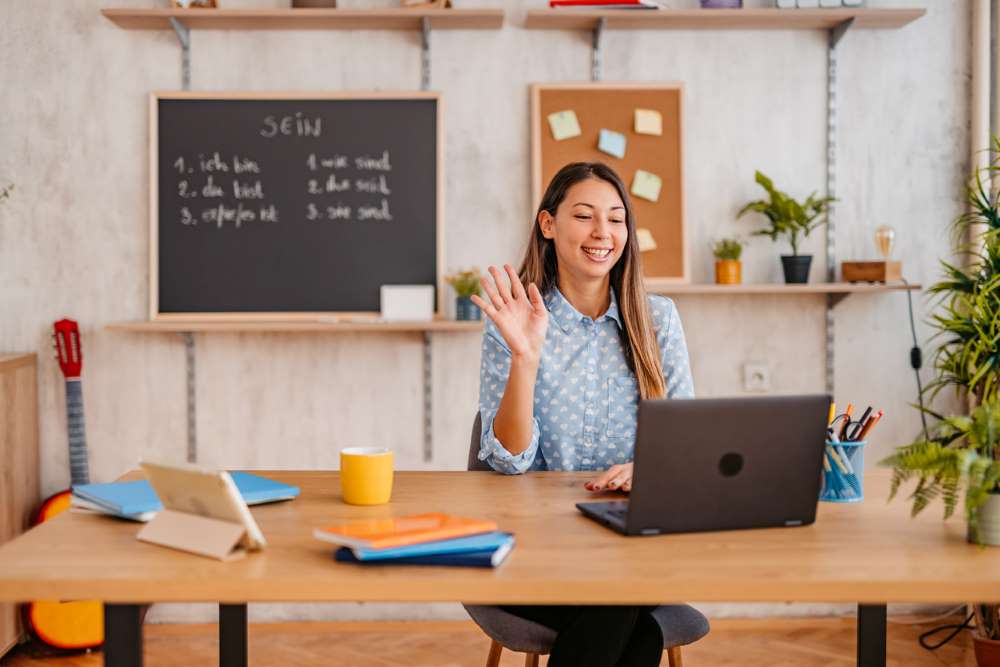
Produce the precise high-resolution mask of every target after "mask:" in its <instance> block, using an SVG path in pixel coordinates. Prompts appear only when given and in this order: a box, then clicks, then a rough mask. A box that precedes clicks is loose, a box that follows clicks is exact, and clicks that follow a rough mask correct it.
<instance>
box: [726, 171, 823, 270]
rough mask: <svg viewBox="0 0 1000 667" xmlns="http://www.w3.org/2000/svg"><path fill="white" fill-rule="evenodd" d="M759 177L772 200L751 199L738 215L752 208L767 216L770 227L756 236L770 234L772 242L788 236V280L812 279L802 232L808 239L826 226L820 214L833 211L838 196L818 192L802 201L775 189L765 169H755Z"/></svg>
mask: <svg viewBox="0 0 1000 667" xmlns="http://www.w3.org/2000/svg"><path fill="white" fill-rule="evenodd" d="M755 180H756V181H757V183H758V184H760V186H761V187H762V188H764V190H766V191H767V194H768V200H767V201H765V200H758V201H752V202H750V203H749V204H747V205H746V206H744V207H743V208H742V209H740V212H739V213H738V214H737V216H736V217H737V218H741V217H743V215H744V214H745V213H747V212H748V211H754V212H756V213H761V214H763V215H765V216H767V219H768V221H769V222H770V226H769V227H768V228H766V229H760V230H757V231H756V232H754V235H756V236H769V237H771V240H772V241H777V240H778V237H779V236H787V237H788V243H789V245H791V247H792V254H791V255H782V256H781V265H782V268H783V270H784V272H785V282H786V283H807V282H809V266H810V264H811V263H812V255H800V254H799V240H800V237H799V235H800V234H801V236H802V238H805V237H807V236H809V234H810V232H812V231H813V230H814V229H816V228H817V227H819V226H821V225H823V224H824V223H825V222H826V220H824V219H820V216H822V215H823V214H824V213H826V212H827V211H828V210H829V208H830V202H832V201H835V199H834V198H833V197H816V193H815V192H814V193H813V194H811V195H809V198H808V199H806V200H805V201H804V202H801V203H800V202H798V201H796V200H795V199H793V198H792V197H790V196H788V194H786V193H784V192H782V191H781V190H778V189H777V188H775V187H774V184H773V183H772V182H771V179H770V178H768V177H767V176H765V175H764V174H762V173H761V172H759V171H757V172H755Z"/></svg>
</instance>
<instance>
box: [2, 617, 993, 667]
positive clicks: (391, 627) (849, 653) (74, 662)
mask: <svg viewBox="0 0 1000 667" xmlns="http://www.w3.org/2000/svg"><path fill="white" fill-rule="evenodd" d="M944 622H946V621H937V622H935V623H934V624H933V625H940V624H942V623H944ZM948 622H950V621H948ZM929 627H931V626H919V625H918V626H914V625H897V624H894V623H890V625H889V633H888V641H889V644H888V655H889V660H888V664H889V665H890V666H891V667H903V666H904V665H905V666H906V667H925V666H926V667H931V666H934V667H938V666H940V665H956V666H963V667H974V666H975V664H976V661H975V657H974V656H973V654H972V640H971V639H970V637H969V634H968V632H967V631H966V632H963V633H962V634H961V635H960V636H959V637H956V638H955V639H954V640H953V641H952V642H950V643H949V644H948V645H946V646H945V647H943V648H941V649H939V650H937V651H934V652H931V651H926V650H924V649H922V648H921V647H920V645H919V644H918V643H917V637H918V636H919V635H920V633H921V632H923V631H925V630H926V629H928V628H929ZM854 633H855V625H854V619H830V618H820V619H752V620H751V619H722V620H716V621H713V622H712V632H711V634H709V635H708V637H706V638H705V639H703V640H701V641H700V642H698V643H697V644H695V645H693V646H687V647H685V648H684V653H683V657H684V666H685V667H708V666H711V667H730V666H731V667H737V666H739V667H758V666H759V667H765V665H766V666H767V667H793V666H794V667H840V666H847V665H853V664H854ZM488 648H489V641H488V640H487V639H486V637H485V635H483V634H482V633H481V632H480V631H479V630H478V629H477V628H476V626H475V625H473V624H472V623H471V622H465V621H435V622H363V623H362V622H358V623H268V624H256V625H251V626H250V662H251V664H254V665H282V667H305V666H307V665H310V666H312V665H322V666H323V667H335V666H339V665H348V666H350V667H387V666H388V665H408V666H412V667H431V666H433V667H483V665H485V663H486V654H487V651H488ZM217 651H218V643H217V636H216V627H215V626H214V625H149V626H147V627H146V653H145V664H146V665H147V667H180V666H184V667H188V666H189V665H212V664H213V663H215V664H217V663H216V661H217V655H218V653H217ZM101 664H102V660H101V655H100V653H92V654H80V655H72V656H59V657H53V656H45V655H41V652H40V650H39V648H38V647H37V646H35V645H33V644H26V645H23V646H21V647H20V648H18V649H16V650H15V651H13V652H12V653H11V654H10V655H8V656H7V657H6V658H3V659H0V667H29V666H30V667H42V666H45V667H100V665H101ZM500 664H501V665H504V666H505V667H514V666H515V665H518V666H519V665H523V664H524V658H523V656H522V655H520V654H511V653H509V652H508V651H504V657H503V660H501V663H500ZM541 664H542V665H544V664H545V660H544V659H543V660H542V661H541ZM663 664H664V665H665V664H666V658H664V660H663Z"/></svg>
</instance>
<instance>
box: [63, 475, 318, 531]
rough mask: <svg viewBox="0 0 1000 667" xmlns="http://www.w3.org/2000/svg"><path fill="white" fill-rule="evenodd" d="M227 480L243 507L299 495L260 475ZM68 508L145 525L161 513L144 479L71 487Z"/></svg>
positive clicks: (161, 507) (235, 476) (297, 490)
mask: <svg viewBox="0 0 1000 667" xmlns="http://www.w3.org/2000/svg"><path fill="white" fill-rule="evenodd" d="M229 476H230V477H232V478H233V482H235V483H236V488H237V489H239V491H240V495H241V496H243V500H244V502H246V504H247V505H260V504H262V503H273V502H277V501H279V500H290V499H292V498H295V497H296V496H298V495H299V487H297V486H292V485H290V484H282V483H281V482H276V481H274V480H273V479H267V478H266V477H261V476H260V475H252V474H250V473H248V472H231V473H229ZM71 504H72V507H73V508H74V509H76V510H78V511H84V512H98V513H100V514H108V515H111V516H116V517H119V518H121V519H130V520H132V521H149V520H150V519H152V518H153V517H154V516H156V513H157V512H159V511H160V510H162V509H163V504H162V503H161V502H160V499H159V498H158V497H157V495H156V491H154V490H153V487H152V486H151V485H150V483H149V481H148V480H145V479H140V480H136V481H134V482H108V483H106V484H81V485H79V486H74V487H73V498H72V501H71Z"/></svg>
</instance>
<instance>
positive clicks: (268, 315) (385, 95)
mask: <svg viewBox="0 0 1000 667" xmlns="http://www.w3.org/2000/svg"><path fill="white" fill-rule="evenodd" d="M161 100H275V101H293V100H404V101H412V100H433V101H434V102H435V108H436V124H435V132H436V149H435V154H436V171H437V173H436V174H435V182H436V190H437V192H436V197H435V215H436V225H435V228H436V235H437V243H436V271H435V275H436V282H435V287H436V290H435V292H436V297H437V298H436V302H437V307H436V311H435V319H437V320H440V319H443V318H444V314H445V311H444V303H445V287H444V285H445V283H444V269H443V262H444V260H445V256H446V255H445V245H444V239H445V229H444V216H445V210H444V199H445V198H444V184H445V175H444V164H445V163H444V98H443V97H442V96H441V94H440V93H439V92H435V91H399V92H392V91H352V92H299V91H270V92H249V91H237V92H219V91H215V92H211V91H199V92H190V91H153V92H151V93H150V94H149V119H150V123H149V170H150V171H149V319H150V320H159V321H169V320H186V321H215V322H224V321H231V322H247V321H289V320H293V321H301V320H312V321H315V320H317V319H320V320H321V321H322V319H323V318H337V319H342V320H343V319H347V320H350V319H355V318H356V319H357V320H358V321H365V320H374V319H375V318H377V317H378V316H379V312H378V311H360V312H345V311H311V312H304V311H294V312H270V311H268V312H243V311H241V312H160V303H159V287H160V286H159V261H160V258H159V154H158V153H159V140H158V129H159V123H158V105H159V102H160V101H161Z"/></svg>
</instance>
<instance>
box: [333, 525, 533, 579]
mask: <svg viewBox="0 0 1000 667" xmlns="http://www.w3.org/2000/svg"><path fill="white" fill-rule="evenodd" d="M496 527H497V526H496V523H495V522H493V521H489V520H486V519H469V518H465V517H458V516H454V515H450V514H444V513H436V512H433V513H426V514H414V515H409V516H402V517H389V518H379V519H363V520H358V521H349V522H346V523H342V524H337V525H334V526H328V527H325V528H317V529H316V530H315V532H314V535H315V537H316V538H317V539H319V540H323V541H325V542H330V543H332V544H336V545H339V546H340V548H339V549H337V551H336V552H334V559H335V560H336V561H338V562H342V563H358V564H363V565H389V564H398V565H404V564H406V565H455V566H466V567H497V566H498V565H500V564H501V563H502V562H503V561H504V559H505V558H506V557H507V555H508V554H509V553H510V550H511V549H512V548H513V546H514V536H513V535H511V534H510V533H504V532H500V531H498V530H497V529H496Z"/></svg>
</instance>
